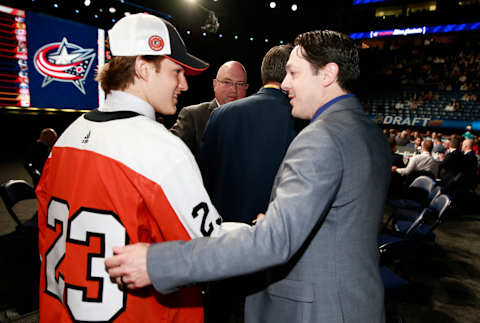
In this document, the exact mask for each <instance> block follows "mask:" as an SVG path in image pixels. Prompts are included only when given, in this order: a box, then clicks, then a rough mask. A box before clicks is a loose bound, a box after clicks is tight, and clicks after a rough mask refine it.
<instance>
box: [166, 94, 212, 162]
mask: <svg viewBox="0 0 480 323" xmlns="http://www.w3.org/2000/svg"><path fill="white" fill-rule="evenodd" d="M216 107H218V105H217V100H215V99H213V100H212V101H210V102H203V103H200V104H197V105H190V106H188V107H184V108H183V109H182V110H181V111H180V113H179V114H178V119H177V122H175V124H174V125H173V126H172V128H171V129H170V131H171V132H172V133H173V134H174V135H176V136H178V137H180V138H181V139H182V140H183V142H184V143H185V144H186V145H187V146H188V148H190V150H191V151H192V154H193V155H194V156H195V157H197V154H198V151H199V149H200V143H201V142H202V136H203V132H204V130H205V125H206V124H207V121H208V118H210V114H211V113H212V111H213V109H215V108H216Z"/></svg>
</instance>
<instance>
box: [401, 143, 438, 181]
mask: <svg viewBox="0 0 480 323" xmlns="http://www.w3.org/2000/svg"><path fill="white" fill-rule="evenodd" d="M432 149H433V142H432V141H431V140H425V141H424V142H423V143H422V153H421V154H419V155H414V156H413V157H412V158H410V160H409V161H408V164H407V167H405V168H399V167H396V166H392V172H396V173H398V174H400V175H402V176H407V175H411V174H413V175H416V174H418V175H420V173H422V174H425V175H430V176H432V175H433V177H435V176H437V172H438V163H437V161H436V160H435V159H433V157H432ZM412 179H413V178H412Z"/></svg>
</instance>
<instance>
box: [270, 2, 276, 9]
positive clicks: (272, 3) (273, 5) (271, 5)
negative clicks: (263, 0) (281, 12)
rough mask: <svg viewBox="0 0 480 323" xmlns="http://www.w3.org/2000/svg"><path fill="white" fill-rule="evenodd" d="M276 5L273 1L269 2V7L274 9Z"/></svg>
mask: <svg viewBox="0 0 480 323" xmlns="http://www.w3.org/2000/svg"><path fill="white" fill-rule="evenodd" d="M276 6H277V3H276V2H275V1H272V2H270V8H272V9H274V8H275V7H276Z"/></svg>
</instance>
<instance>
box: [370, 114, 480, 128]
mask: <svg viewBox="0 0 480 323" xmlns="http://www.w3.org/2000/svg"><path fill="white" fill-rule="evenodd" d="M370 119H372V120H373V121H375V122H376V123H377V124H381V125H384V126H404V127H406V128H408V127H424V128H427V127H428V128H430V127H438V128H451V129H465V128H466V127H467V126H468V125H471V126H472V129H473V130H480V121H469V120H441V119H432V118H419V117H401V116H391V115H370Z"/></svg>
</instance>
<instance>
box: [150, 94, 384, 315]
mask: <svg viewBox="0 0 480 323" xmlns="http://www.w3.org/2000/svg"><path fill="white" fill-rule="evenodd" d="M390 155H391V153H390V150H389V147H388V144H387V141H386V140H385V137H384V136H383V134H382V133H381V131H380V129H379V128H378V127H377V126H376V125H375V124H374V123H373V122H371V121H370V120H369V118H368V117H367V116H366V115H365V114H364V113H363V111H362V107H361V105H360V103H359V102H358V100H357V99H356V98H355V97H349V98H346V99H343V100H340V101H338V102H336V103H335V104H333V105H331V106H330V107H329V108H328V109H327V110H326V111H325V112H324V113H322V114H321V115H320V116H319V117H318V118H317V119H316V120H315V121H314V122H312V123H311V124H310V125H309V126H307V127H306V128H305V129H304V130H303V131H302V132H300V134H299V135H298V136H297V137H296V138H295V139H294V140H293V142H292V144H291V145H290V147H289V149H288V151H287V154H286V156H285V159H284V161H283V163H282V165H281V166H280V169H279V171H278V174H277V177H276V179H275V183H274V187H273V191H272V197H271V202H270V204H269V207H268V210H267V212H266V216H265V217H264V218H263V219H262V220H261V221H259V223H258V224H257V225H256V226H255V227H252V228H243V229H239V230H236V231H232V232H230V233H228V234H225V235H223V236H221V237H219V238H215V239H213V238H200V239H194V240H192V241H190V242H181V241H175V242H167V243H162V244H155V245H152V246H151V247H150V248H149V249H148V254H147V267H148V268H147V269H148V273H149V276H150V278H151V280H152V283H153V285H154V287H155V288H156V289H157V290H158V291H159V292H161V293H165V292H170V291H174V290H175V288H176V287H178V286H185V285H188V284H191V283H194V282H200V281H210V280H217V279H222V278H226V277H229V276H234V275H239V274H245V273H251V272H255V271H259V270H262V269H265V268H268V267H272V266H275V265H276V267H274V268H273V269H272V270H271V271H270V275H269V276H270V279H271V281H270V282H269V284H268V285H267V286H266V287H265V288H264V289H262V290H261V291H259V292H257V293H255V294H252V295H250V296H249V297H248V298H247V301H246V307H245V318H246V321H247V322H258V323H260V322H262V323H265V322H272V323H276V322H312V323H313V322H315V323H319V322H324V323H336V322H342V323H344V322H351V323H353V322H355V323H357V322H362V323H363V322H368V323H380V322H384V320H385V318H384V309H383V302H384V300H383V284H382V280H381V278H380V274H379V263H378V262H379V253H378V247H377V236H378V230H379V227H380V223H381V218H382V215H383V205H384V200H385V196H386V192H387V186H388V183H389V176H390V172H391V156H390Z"/></svg>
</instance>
